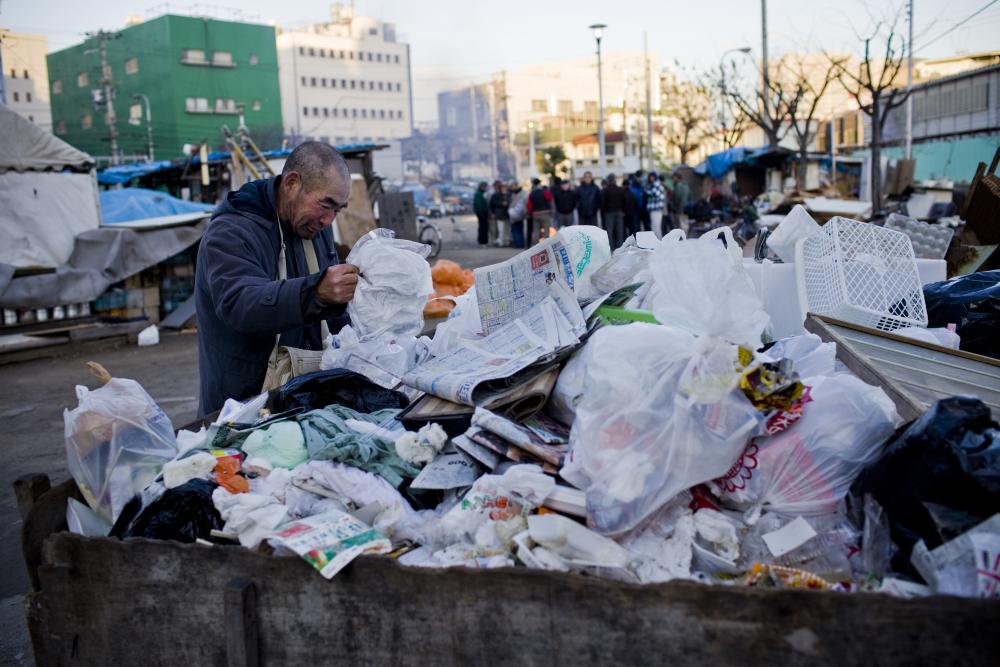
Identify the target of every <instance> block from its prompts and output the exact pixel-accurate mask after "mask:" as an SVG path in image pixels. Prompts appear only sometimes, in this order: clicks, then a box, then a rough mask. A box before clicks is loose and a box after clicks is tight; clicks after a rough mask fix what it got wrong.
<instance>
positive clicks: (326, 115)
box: [323, 107, 330, 118]
mask: <svg viewBox="0 0 1000 667" xmlns="http://www.w3.org/2000/svg"><path fill="white" fill-rule="evenodd" d="M323 117H324V118H329V117H330V107H323Z"/></svg>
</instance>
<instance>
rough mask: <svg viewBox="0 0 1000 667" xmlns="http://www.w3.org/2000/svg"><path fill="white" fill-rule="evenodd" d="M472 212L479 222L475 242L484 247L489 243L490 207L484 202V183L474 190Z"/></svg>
mask: <svg viewBox="0 0 1000 667" xmlns="http://www.w3.org/2000/svg"><path fill="white" fill-rule="evenodd" d="M472 210H473V211H474V212H475V214H476V220H477V221H478V222H479V227H478V230H477V232H478V233H477V234H476V240H477V241H478V242H479V245H481V246H486V245H487V244H488V243H489V242H490V205H489V202H487V201H486V181H483V182H482V183H480V184H479V186H478V187H477V188H476V194H475V196H474V197H473V198H472Z"/></svg>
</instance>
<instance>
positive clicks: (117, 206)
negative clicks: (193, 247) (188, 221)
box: [101, 188, 215, 225]
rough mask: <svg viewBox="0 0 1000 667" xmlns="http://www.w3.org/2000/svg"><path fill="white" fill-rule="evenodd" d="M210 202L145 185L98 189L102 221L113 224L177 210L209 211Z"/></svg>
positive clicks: (185, 211) (163, 214)
mask: <svg viewBox="0 0 1000 667" xmlns="http://www.w3.org/2000/svg"><path fill="white" fill-rule="evenodd" d="M214 208H215V207H214V206H213V205H211V204H200V203H197V202H191V201H184V200H183V199H177V198H176V197H171V196H170V195H169V194H167V193H165V192H159V191H157V190H146V189H144V188H122V189H120V190H104V191H102V192H101V223H102V224H105V225H107V224H115V223H120V222H131V221H133V220H146V219H149V218H162V217H165V216H169V215H178V214H180V213H200V212H206V213H207V212H209V211H211V210H212V209H214Z"/></svg>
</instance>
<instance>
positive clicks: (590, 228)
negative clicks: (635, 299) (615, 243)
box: [558, 225, 611, 299]
mask: <svg viewBox="0 0 1000 667" xmlns="http://www.w3.org/2000/svg"><path fill="white" fill-rule="evenodd" d="M558 234H559V238H561V239H562V241H563V243H564V244H565V245H566V252H568V253H569V259H570V262H571V263H572V264H573V274H574V276H575V281H574V288H573V290H574V292H576V297H577V298H578V299H592V298H594V297H597V296H600V295H601V292H599V291H598V290H597V288H595V287H594V286H593V285H591V283H590V280H591V277H592V276H593V275H594V272H595V271H597V270H598V269H600V268H601V267H602V266H604V265H605V264H606V263H607V261H608V260H609V259H611V243H610V242H609V241H608V233H607V232H606V231H605V230H603V229H601V228H600V227H596V226H594V225H570V226H569V227H563V228H562V229H560V230H559V232H558Z"/></svg>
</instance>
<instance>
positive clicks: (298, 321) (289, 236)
mask: <svg viewBox="0 0 1000 667" xmlns="http://www.w3.org/2000/svg"><path fill="white" fill-rule="evenodd" d="M350 193H351V175H350V172H349V171H348V168H347V162H346V161H345V160H344V158H343V157H342V156H341V155H340V154H339V153H337V151H335V150H334V149H333V148H332V147H330V146H329V145H327V144H324V143H320V142H316V141H311V142H306V143H304V144H301V145H300V146H298V147H297V148H296V149H295V150H294V151H292V154H291V155H290V156H289V157H288V161H287V162H285V166H284V169H283V170H282V172H281V175H280V176H276V177H274V178H268V179H263V180H258V181H251V182H249V183H247V184H246V185H244V186H243V187H242V188H240V189H239V190H237V191H235V192H230V193H229V194H228V195H227V196H226V200H225V201H224V202H222V203H221V204H220V205H219V206H218V208H216V209H215V212H214V213H213V214H212V219H211V221H210V222H209V225H208V229H207V230H206V231H205V235H204V236H203V237H202V239H201V245H200V247H199V251H198V266H197V270H196V272H195V308H196V311H197V316H198V373H199V379H200V383H201V390H200V396H199V412H200V414H202V415H206V414H209V413H211V412H214V411H216V410H218V409H219V408H221V407H222V404H223V403H224V402H225V400H226V399H227V398H234V399H237V400H245V399H247V398H251V397H253V396H255V395H257V394H258V393H260V390H261V387H262V385H263V383H264V377H265V374H266V372H267V365H268V360H269V358H270V356H271V352H272V350H273V349H274V348H275V345H276V342H277V343H280V344H281V345H285V346H288V347H296V348H302V349H311V350H320V349H322V347H323V340H322V333H321V326H320V323H321V322H324V321H325V322H326V323H327V325H328V327H329V330H330V332H331V333H337V332H339V331H340V329H341V327H343V325H345V324H347V323H348V321H349V318H348V317H347V312H346V304H347V303H348V302H349V301H350V300H351V299H352V298H353V297H354V289H355V287H356V286H357V283H358V272H357V268H356V267H354V266H351V265H349V264H340V263H339V260H338V258H337V251H336V249H335V247H334V245H333V237H332V234H331V232H330V227H331V225H332V224H333V221H334V220H335V219H336V217H337V213H338V212H339V211H341V210H343V209H344V208H346V207H347V200H348V197H349V196H350ZM307 245H309V246H312V250H313V251H314V252H315V257H312V253H309V252H307ZM282 258H283V259H284V263H285V274H286V275H285V276H281V273H282V272H281V271H279V261H280V259H282ZM310 264H313V265H314V267H315V268H312V269H310V266H309V265H310ZM279 337H280V338H279Z"/></svg>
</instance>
